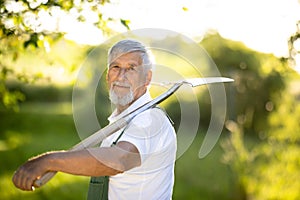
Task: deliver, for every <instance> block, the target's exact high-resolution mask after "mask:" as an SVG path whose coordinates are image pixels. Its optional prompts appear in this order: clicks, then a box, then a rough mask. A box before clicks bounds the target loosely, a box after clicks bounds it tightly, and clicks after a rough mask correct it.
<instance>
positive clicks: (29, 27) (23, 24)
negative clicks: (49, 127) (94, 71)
mask: <svg viewBox="0 0 300 200" xmlns="http://www.w3.org/2000/svg"><path fill="white" fill-rule="evenodd" d="M107 3H109V0H89V1H83V0H78V1H76V0H37V1H33V0H22V1H17V0H0V15H1V19H0V98H1V100H0V101H1V102H2V104H4V106H6V107H10V108H16V107H15V106H16V105H17V103H18V101H22V100H24V99H25V96H24V95H23V94H22V93H21V92H20V91H12V90H10V89H9V88H8V87H7V85H6V82H7V81H8V80H9V79H13V80H17V81H21V82H22V83H32V82H34V81H36V80H37V79H40V78H41V77H42V75H41V74H33V75H32V74H30V75H29V74H25V73H23V72H22V73H19V72H17V71H16V70H15V69H14V68H13V66H12V64H11V63H12V62H14V61H16V60H17V59H18V58H19V57H20V55H21V54H23V53H24V52H25V51H28V50H33V51H34V50H43V51H46V52H47V51H48V50H49V48H50V47H51V45H53V44H54V43H55V42H56V41H58V40H59V39H60V38H62V36H64V35H65V34H66V31H67V30H66V28H65V25H66V24H62V22H63V19H66V18H67V19H69V21H72V22H76V23H77V24H82V23H89V24H91V25H93V26H94V27H95V28H97V29H100V30H102V33H103V35H108V34H111V33H112V32H113V30H112V29H111V28H109V26H108V23H110V22H117V23H119V24H123V25H124V26H125V27H127V28H128V23H129V21H128V20H123V19H113V18H111V17H109V16H105V15H104V14H103V12H102V10H103V8H104V6H105V5H106V4H107Z"/></svg>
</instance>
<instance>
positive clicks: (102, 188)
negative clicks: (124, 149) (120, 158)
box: [87, 125, 128, 200]
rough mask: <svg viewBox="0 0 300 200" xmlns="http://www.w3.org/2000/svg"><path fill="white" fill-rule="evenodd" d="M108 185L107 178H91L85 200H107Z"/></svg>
mask: <svg viewBox="0 0 300 200" xmlns="http://www.w3.org/2000/svg"><path fill="white" fill-rule="evenodd" d="M127 126H128V125H127ZM127 126H126V127H125V128H124V129H123V131H122V132H121V133H120V135H119V136H118V138H117V139H116V140H115V141H114V142H113V143H112V146H113V145H116V144H117V142H118V140H119V139H120V138H121V136H122V135H123V133H124V131H125V130H126V128H127ZM108 183H109V176H98V177H91V179H90V184H89V190H88V197H87V199H88V200H108Z"/></svg>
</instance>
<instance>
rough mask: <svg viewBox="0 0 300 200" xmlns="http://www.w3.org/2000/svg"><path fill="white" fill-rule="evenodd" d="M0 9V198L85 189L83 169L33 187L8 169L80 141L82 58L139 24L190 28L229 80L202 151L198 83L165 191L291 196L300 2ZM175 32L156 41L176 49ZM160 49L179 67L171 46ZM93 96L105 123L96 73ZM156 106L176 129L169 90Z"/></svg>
mask: <svg viewBox="0 0 300 200" xmlns="http://www.w3.org/2000/svg"><path fill="white" fill-rule="evenodd" d="M0 15H1V19H0V191H1V192H0V199H5V200H6V199H7V200H10V199H11V200H12V199H24V200H26V199H31V200H33V199H73V200H74V199H85V197H86V193H87V188H88V182H89V178H88V177H76V176H71V175H68V174H62V173H58V174H57V175H56V176H55V178H53V179H52V180H51V181H50V182H49V183H47V184H46V185H45V186H43V187H42V188H39V189H37V190H36V191H34V192H23V191H20V190H18V189H16V188H15V187H14V186H13V184H12V182H11V178H12V175H13V173H14V171H15V170H16V169H17V168H18V167H19V166H20V165H21V164H22V163H24V162H25V161H26V160H27V159H28V158H30V157H32V156H35V155H38V154H40V153H44V152H46V151H51V150H62V149H68V148H70V147H72V146H73V145H74V144H76V143H78V142H79V141H80V138H79V137H78V134H77V132H76V131H77V130H76V128H75V124H74V120H73V110H72V92H73V86H74V84H75V82H76V78H77V74H78V71H79V70H80V66H81V65H82V63H84V62H85V61H86V58H87V57H88V55H90V53H91V52H92V51H93V49H94V48H95V47H97V46H98V45H99V44H101V43H102V42H104V41H105V40H107V39H109V38H111V37H113V36H115V35H117V34H119V33H122V32H124V31H128V30H134V29H138V28H165V29H169V30H172V31H177V32H179V33H181V34H184V35H187V36H188V37H190V38H192V39H193V40H194V41H195V42H197V43H198V44H199V46H202V47H203V48H204V49H205V50H206V51H207V53H208V55H209V56H210V57H211V58H212V60H213V61H214V62H215V64H216V66H217V67H218V69H219V71H220V74H221V75H222V76H226V77H230V78H233V79H234V80H235V82H234V83H231V84H225V85H224V86H225V89H226V95H227V116H226V122H225V125H224V129H223V132H222V134H221V137H220V138H219V140H218V143H217V144H216V146H215V147H214V148H213V150H212V151H211V152H210V153H209V154H208V155H207V156H206V157H204V158H202V159H199V158H198V152H199V148H200V146H201V144H202V141H203V138H204V137H205V134H206V130H207V128H208V125H209V121H210V117H211V112H210V111H211V108H210V105H211V102H210V95H209V92H208V91H207V89H206V88H205V87H204V88H202V89H200V90H196V91H195V92H196V93H197V96H198V102H197V103H198V105H199V108H200V110H201V120H200V125H199V128H198V134H197V136H196V137H195V139H194V140H193V143H192V145H191V146H190V147H189V148H188V149H187V151H186V152H185V153H184V154H183V155H182V156H181V157H180V158H179V159H178V160H177V161H176V180H175V187H174V195H173V198H174V199H175V200H176V199H200V200H202V199H203V200H209V199H211V200H215V199H218V200H219V199H222V200H246V199H251V200H252V199H254V200H261V199H282V200H285V199H286V200H293V199H295V200H296V199H300V181H299V177H300V157H299V155H300V124H299V121H300V105H299V101H300V77H299V73H300V59H299V57H300V56H299V55H300V21H299V20H300V3H299V1H297V0H290V1H283V0H279V1H276V2H274V1H271V0H265V1H258V0H255V1H250V0H242V1H237V0H226V1H220V0H199V1H198V0H186V1H184V0H182V1H171V0H165V1H158V0H152V1H148V0H146V1H138V0H124V1H122V0H119V1H117V0H110V1H108V0H99V1H93V0H89V1H81V0H48V1H47V0H22V1H17V0H4V1H0ZM174 40H176V36H173V38H165V40H164V41H170V43H171V44H170V45H173V46H172V48H174V49H180V48H182V47H181V45H180V43H172V41H174ZM99 52H100V53H99V55H100V57H101V59H103V58H104V57H105V56H106V55H104V54H105V53H102V54H101V52H102V51H101V49H100V51H99ZM103 52H104V51H103ZM102 56H103V58H102ZM191 56H193V57H195V58H197V57H199V55H197V54H196V55H194V54H193V52H191ZM99 59H100V58H99ZM159 59H160V61H162V60H163V61H164V62H167V63H168V65H172V66H176V65H178V66H177V68H178V69H180V67H181V66H182V65H181V64H182V63H180V62H177V60H176V59H174V58H173V57H172V56H170V55H163V56H162V57H160V58H159ZM103 61H105V59H104V60H103ZM100 64H101V62H99V65H100ZM99 67H103V68H102V69H104V68H105V65H104V64H103V66H99ZM181 70H182V71H180V70H179V73H184V74H185V77H189V76H191V77H193V75H194V74H195V71H193V70H195V69H193V68H192V67H190V68H189V67H185V68H182V69H181ZM93 73H94V72H92V74H91V75H90V77H93ZM166 77H167V78H169V77H168V75H166ZM151 92H152V94H153V95H156V94H157V93H158V92H161V89H157V88H155V87H153V88H151ZM82 95H85V93H84V92H83V94H82ZM95 101H96V111H97V117H98V118H99V123H100V124H101V126H105V125H106V124H107V123H108V122H107V120H106V118H107V116H108V115H109V114H110V112H111V105H110V104H109V101H108V94H107V89H106V84H105V74H104V77H102V78H101V79H100V81H99V84H98V87H97V94H96V96H95ZM186 101H187V103H189V100H188V98H187V99H186ZM163 107H164V108H165V109H166V110H167V112H168V113H169V114H170V116H171V118H172V119H173V121H174V122H175V128H176V129H177V128H178V124H180V120H181V112H180V108H179V107H180V105H179V102H178V100H177V99H176V98H170V99H168V100H167V101H166V102H164V104H163ZM190 120H191V121H193V119H190ZM197 123H198V122H197ZM176 125H177V126H176ZM93 128H94V127H91V131H93V130H92V129H93ZM186 134H187V136H188V134H189V130H186Z"/></svg>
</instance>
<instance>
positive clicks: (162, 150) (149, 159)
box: [101, 93, 176, 200]
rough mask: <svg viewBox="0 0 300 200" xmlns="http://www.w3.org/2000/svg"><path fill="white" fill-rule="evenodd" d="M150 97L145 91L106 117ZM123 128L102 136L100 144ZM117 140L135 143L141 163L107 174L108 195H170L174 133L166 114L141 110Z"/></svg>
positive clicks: (160, 199) (153, 197)
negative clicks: (107, 135)
mask: <svg viewBox="0 0 300 200" xmlns="http://www.w3.org/2000/svg"><path fill="white" fill-rule="evenodd" d="M150 100H151V97H150V95H149V93H146V94H144V95H143V96H142V97H140V98H139V99H138V100H137V101H135V102H134V103H133V104H132V105H131V106H130V107H129V108H128V109H127V110H125V111H124V112H122V113H121V114H120V115H118V116H115V112H114V113H113V114H112V115H111V116H110V117H109V121H110V123H112V122H114V121H116V120H117V119H119V118H120V117H122V116H124V115H126V114H127V113H129V112H131V111H132V110H134V109H136V108H138V107H140V106H141V105H143V104H145V103H146V102H148V101H150ZM122 130H123V129H122ZM122 130H120V131H118V132H116V133H114V134H112V135H110V136H109V137H107V138H106V139H105V140H103V142H102V144H101V146H110V145H111V144H112V142H113V141H115V140H116V139H117V137H118V136H119V135H120V133H121V131H122ZM119 141H127V142H130V143H132V144H133V145H135V146H136V148H137V149H138V151H139V153H140V156H141V166H139V167H135V168H133V169H131V170H128V171H126V172H124V173H121V174H117V175H115V176H111V177H110V178H109V192H108V195H109V199H112V200H115V199H118V200H119V199H126V200H127V199H134V200H138V199H143V200H144V199H151V200H156V199H157V200H165V199H168V200H169V199H171V198H172V192H173V185H174V164H175V158H176V134H175V131H174V129H173V126H172V124H171V123H170V121H169V119H168V117H167V116H166V114H165V113H164V112H163V111H162V110H160V109H158V108H153V109H148V110H146V111H144V112H142V113H140V114H139V115H137V116H136V117H134V118H133V120H132V121H131V122H130V123H129V125H128V126H127V127H126V128H125V131H124V133H123V135H122V137H121V138H120V139H119Z"/></svg>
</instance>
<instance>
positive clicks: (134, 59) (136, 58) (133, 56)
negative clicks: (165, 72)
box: [109, 51, 142, 65]
mask: <svg viewBox="0 0 300 200" xmlns="http://www.w3.org/2000/svg"><path fill="white" fill-rule="evenodd" d="M121 62H122V63H123V62H128V63H137V64H142V53H141V52H138V51H135V52H129V53H123V54H120V55H118V56H116V57H115V58H114V59H112V60H111V63H110V64H109V65H112V64H115V63H121Z"/></svg>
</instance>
